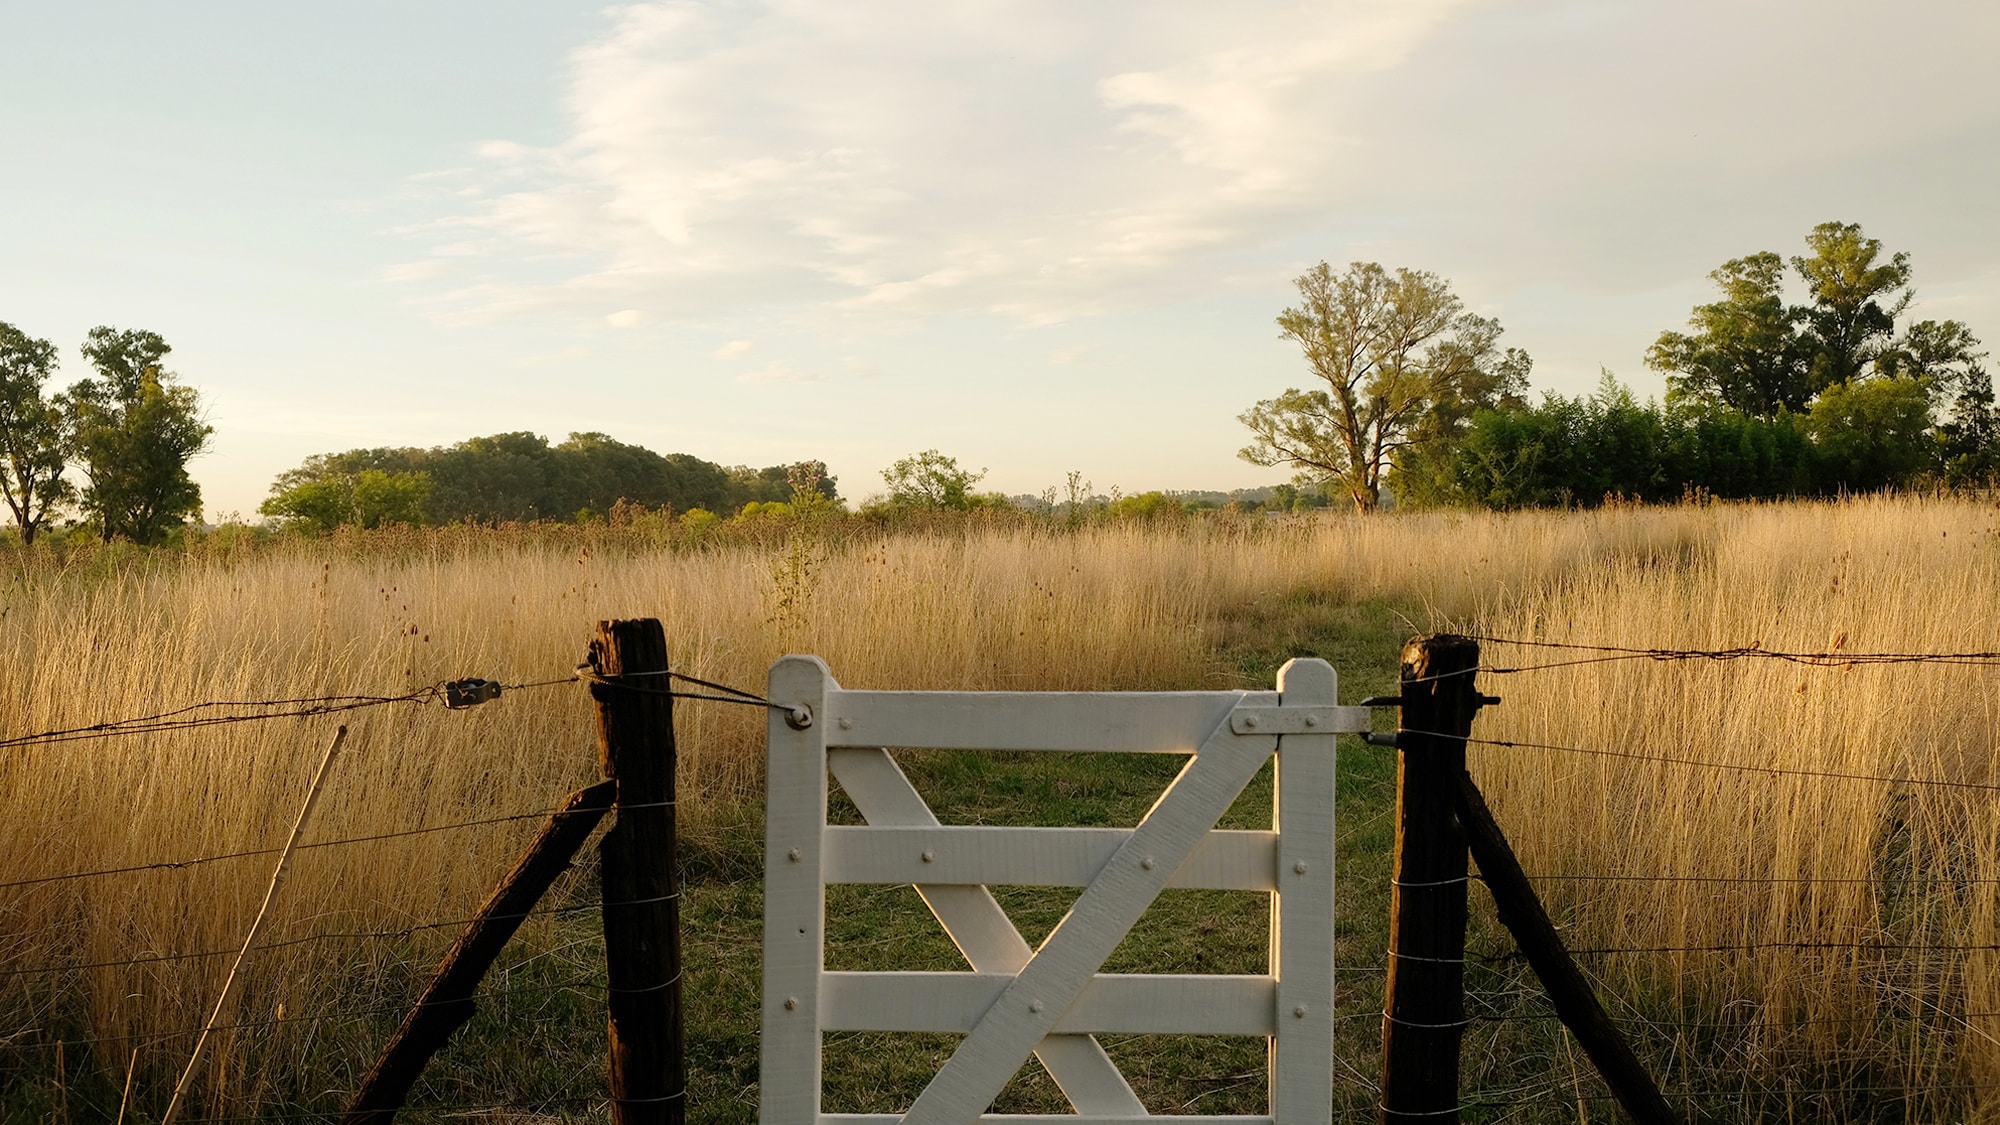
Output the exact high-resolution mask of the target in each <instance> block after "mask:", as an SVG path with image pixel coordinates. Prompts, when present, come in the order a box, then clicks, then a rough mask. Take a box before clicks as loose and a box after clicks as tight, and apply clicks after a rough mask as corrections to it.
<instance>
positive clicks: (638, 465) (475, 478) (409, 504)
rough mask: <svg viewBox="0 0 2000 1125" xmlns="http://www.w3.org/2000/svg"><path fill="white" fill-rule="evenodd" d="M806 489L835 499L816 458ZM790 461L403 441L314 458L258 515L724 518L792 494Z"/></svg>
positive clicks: (325, 523) (526, 437)
mask: <svg viewBox="0 0 2000 1125" xmlns="http://www.w3.org/2000/svg"><path fill="white" fill-rule="evenodd" d="M806 464H807V465H808V466H810V467H811V468H812V470H813V474H814V482H813V485H812V489H813V491H814V492H816V493H817V494H818V495H821V496H824V497H825V498H826V499H828V500H832V501H838V499H839V493H838V492H837V490H836V484H837V482H836V481H835V478H833V477H832V476H830V475H828V474H827V472H826V466H825V465H824V464H822V463H820V462H817V461H814V462H808V463H806ZM795 469H796V467H795V466H789V465H773V466H770V467H768V468H762V469H753V468H750V467H748V466H742V465H737V466H729V467H724V466H722V465H717V464H715V463H713V462H710V461H704V460H702V459H701V458H699V457H696V456H694V455H692V454H688V453H668V454H660V453H655V452H653V451H652V450H650V449H646V448H644V447H642V446H637V445H628V444H626V443H625V442H621V441H617V440H615V439H613V438H611V437H609V436H607V435H605V434H600V433H573V434H570V435H569V437H568V438H567V439H566V440H564V441H562V442H560V443H558V444H554V445H551V444H550V443H549V440H548V439H547V438H545V437H542V436H541V435H539V434H534V433H527V432H516V433H505V434H494V435H492V436H490V437H475V438H468V439H466V440H464V441H461V442H458V443H457V444H455V445H449V446H439V447H434V448H429V449H424V448H418V447H415V446H404V447H398V448H383V449H350V450H348V451H346V452H344V453H323V454H315V455H314V456H311V457H308V458H306V460H305V462H304V463H303V464H301V465H300V466H299V467H298V468H296V469H292V470H290V471H288V472H286V473H283V474H282V475H280V476H279V477H278V479H277V480H276V481H275V482H274V483H273V484H272V486H271V496H270V498H269V499H267V500H265V501H264V503H263V505H262V506H261V507H260V508H259V509H258V511H260V512H261V513H262V514H264V515H267V516H271V517H274V518H275V519H276V520H278V521H279V522H280V523H282V524H284V525H286V526H289V527H294V528H298V529H300V530H305V531H331V530H333V529H335V528H338V527H341V526H343V525H347V526H355V527H363V528H374V527H379V526H381V525H383V524H386V523H406V524H414V525H442V524H452V523H466V522H471V523H504V522H531V521H535V520H559V521H573V520H578V519H589V518H591V517H593V516H603V515H607V514H609V513H610V511H611V509H612V508H613V507H614V506H616V505H617V504H619V503H621V502H623V503H625V504H629V505H638V506H641V507H646V508H672V509H674V510H676V511H682V512H687V511H695V510H702V511H711V512H715V511H722V512H729V511H736V510H740V509H742V508H743V507H745V506H746V505H750V504H768V503H784V502H788V501H790V500H792V499H793V496H794V491H795V489H794V485H793V481H794V479H795V478H796V476H797V474H796V472H795Z"/></svg>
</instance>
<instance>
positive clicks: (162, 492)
mask: <svg viewBox="0 0 2000 1125" xmlns="http://www.w3.org/2000/svg"><path fill="white" fill-rule="evenodd" d="M172 350H173V349H171V348H169V347H168V346H167V342H166V341H165V340H163V339H161V338H160V336H159V334H157V333H154V332H145V331H120V330H118V329H114V328H106V327H97V328H93V329H91V330H90V335H89V336H88V337H87V338H86V339H85V340H84V344H83V355H84V358H85V359H87V360H89V361H90V365H91V367H92V369H93V370H95V371H96V372H97V375H98V378H96V379H85V380H82V381H81V382H78V383H76V384H73V385H72V386H71V387H70V388H69V391H68V392H67V393H66V394H65V395H64V397H63V403H62V405H64V406H65V407H66V408H67V412H68V414H69V419H70V428H71V441H72V443H73V448H74V450H75V452H76V455H77V458H78V460H80V461H81V462H82V463H83V467H84V472H85V473H86V474H87V475H88V476H89V477H90V487H88V488H87V489H85V490H84V492H83V499H82V503H83V508H84V510H85V511H86V512H88V513H89V514H90V515H91V517H92V518H93V519H95V520H96V521H97V522H98V525H99V528H100V529H101V533H102V534H103V536H104V539H105V540H106V541H107V542H109V541H110V540H111V539H112V538H113V537H115V536H119V535H124V536H127V537H129V538H130V539H132V540H133V541H134V542H136V543H153V542H156V541H158V540H159V539H160V538H161V537H162V536H164V535H165V534H166V532H167V531H168V530H169V529H171V528H173V527H176V526H178V525H180V524H181V523H182V522H183V521H184V520H185V519H186V518H187V517H188V516H190V515H199V514H200V513H201V487H200V486H199V485H197V484H195V482H194V479H193V478H192V477H190V476H189V475H188V471H187V464H188V461H189V460H190V459H192V458H193V457H194V456H195V455H196V454H199V453H200V452H201V451H202V450H204V449H206V448H207V447H208V439H209V437H210V435H212V434H213V433H214V432H215V430H214V428H213V427H211V426H209V425H208V424H207V423H206V422H204V421H202V418H201V402H200V396H199V395H197V394H196V393H195V391H194V388H192V387H186V386H182V385H181V384H180V383H179V382H178V381H177V380H175V378H174V376H173V375H172V374H171V373H169V372H167V371H166V370H165V369H164V368H163V367H162V366H161V364H162V361H163V360H165V358H166V356H167V353H168V352H170V351H172Z"/></svg>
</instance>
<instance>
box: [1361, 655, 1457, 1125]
mask: <svg viewBox="0 0 2000 1125" xmlns="http://www.w3.org/2000/svg"><path fill="white" fill-rule="evenodd" d="M1478 667H1479V644H1478V642H1476V641H1474V640H1472V639H1471V638H1468V637H1459V636H1452V635H1450V634H1439V635H1436V636H1429V637H1416V638H1413V639H1412V640H1411V641H1410V642H1409V643H1408V644H1406V645H1404V646H1403V660H1402V690H1401V698H1402V721H1401V723H1400V724H1399V726H1400V729H1399V730H1398V731H1397V732H1396V745H1397V754H1396V858H1395V867H1394V875H1393V876H1392V883H1391V886H1390V894H1389V979H1388V985H1387V989H1386V992H1385V994H1384V996H1383V1000H1382V1103H1381V1107H1380V1117H1379V1120H1380V1121H1382V1122H1383V1123H1384V1125H1389V1123H1392V1122H1398V1121H1410V1120H1416V1119H1419V1118H1421V1119H1422V1120H1425V1121H1428V1122H1442V1123H1451V1122H1456V1121H1457V1120H1458V1056H1459V1044H1460V1040H1461V1039H1462V1037H1463V1035H1464V1031H1465V1022H1466V1021H1465V915H1466V912H1465V900H1466V877H1467V864H1466V845H1465V832H1464V830H1463V829H1461V828H1460V827H1459V823H1458V814H1457V811H1456V806H1457V803H1458V779H1459V777H1460V776H1461V775H1462V774H1464V773H1465V738H1466V736H1467V735H1469V734H1471V733H1472V716H1473V713H1474V712H1475V711H1477V710H1478V708H1479V703H1480V696H1479V694H1478V692H1477V690H1476V689H1475V688H1474V686H1473V682H1472V681H1473V674H1474V672H1475V671H1476V670H1477V669H1478Z"/></svg>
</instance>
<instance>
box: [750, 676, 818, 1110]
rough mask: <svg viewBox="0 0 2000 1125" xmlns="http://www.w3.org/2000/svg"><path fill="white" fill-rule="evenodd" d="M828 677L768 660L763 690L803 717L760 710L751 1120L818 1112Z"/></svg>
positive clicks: (771, 697)
mask: <svg viewBox="0 0 2000 1125" xmlns="http://www.w3.org/2000/svg"><path fill="white" fill-rule="evenodd" d="M832 680H833V677H832V676H831V675H830V674H829V673H828V672H827V668H826V665H825V664H824V663H823V662H821V661H820V660H819V658H817V657H811V656H787V657H785V658H784V659H782V660H780V661H778V663H777V664H776V665H774V666H773V667H772V668H771V679H770V689H769V690H770V694H769V695H768V696H767V697H766V698H769V699H773V700H782V701H784V702H785V703H787V704H789V705H793V706H795V707H797V706H803V707H804V708H805V709H806V712H807V714H808V716H809V719H808V725H806V726H805V727H804V729H799V728H798V727H797V726H796V725H795V723H794V722H793V721H792V720H791V719H790V718H789V716H788V715H787V714H786V713H785V712H783V711H779V710H777V709H775V708H773V709H772V710H771V712H770V726H769V732H770V733H769V740H770V743H769V745H770V750H769V762H768V765H767V770H768V773H769V779H768V781H767V782H766V785H767V789H766V794H767V795H766V797H765V808H764V818H765V825H766V827H765V836H764V839H765V847H764V902H765V906H764V997H763V1011H764V1020H763V1026H764V1030H763V1058H764V1062H763V1066H762V1071H761V1073H762V1079H761V1084H760V1090H759V1109H758V1114H759V1120H760V1121H762V1122H764V1125H815V1123H816V1122H817V1121H818V1119H819V1097H820V1077H819V1062H820V1036H819V978H820V972H821V970H822V969H823V968H824V967H825V959H824V949H825V942H824V940H823V939H824V936H825V930H826V892H825V884H824V883H823V882H822V881H821V878H820V850H821V838H822V835H823V832H822V830H823V829H824V827H825V825H826V795H827V783H826V779H827V773H826V728H825V726H824V724H823V723H821V722H820V721H819V720H820V719H821V718H822V717H823V716H824V715H825V714H826V693H827V690H828V687H829V685H831V684H832Z"/></svg>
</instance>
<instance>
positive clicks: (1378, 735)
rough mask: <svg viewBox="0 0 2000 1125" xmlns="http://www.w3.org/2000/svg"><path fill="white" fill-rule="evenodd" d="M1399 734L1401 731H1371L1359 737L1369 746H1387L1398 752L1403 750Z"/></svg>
mask: <svg viewBox="0 0 2000 1125" xmlns="http://www.w3.org/2000/svg"><path fill="white" fill-rule="evenodd" d="M1401 734H1402V732H1401V731H1394V730H1371V731H1366V732H1364V733H1363V734H1362V735H1361V741H1363V742H1366V743H1367V744H1368V745H1370V746H1387V747H1389V748H1391V749H1395V750H1400V749H1402V748H1403V742H1402V739H1401V737H1400V736H1401Z"/></svg>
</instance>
